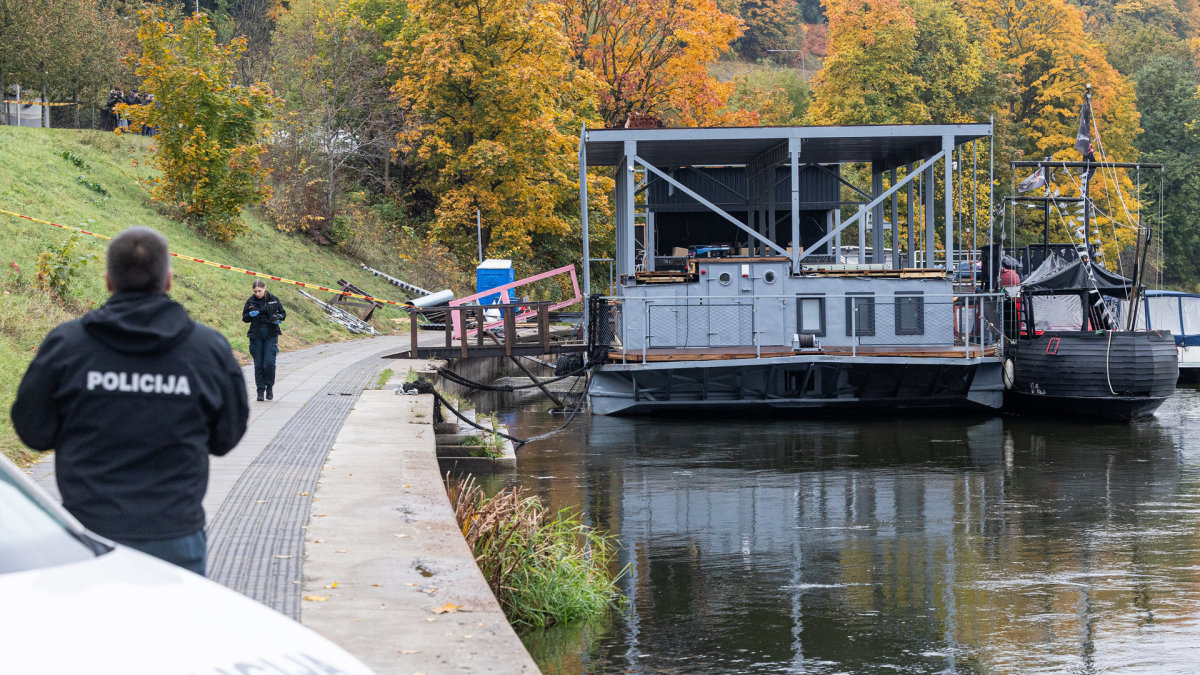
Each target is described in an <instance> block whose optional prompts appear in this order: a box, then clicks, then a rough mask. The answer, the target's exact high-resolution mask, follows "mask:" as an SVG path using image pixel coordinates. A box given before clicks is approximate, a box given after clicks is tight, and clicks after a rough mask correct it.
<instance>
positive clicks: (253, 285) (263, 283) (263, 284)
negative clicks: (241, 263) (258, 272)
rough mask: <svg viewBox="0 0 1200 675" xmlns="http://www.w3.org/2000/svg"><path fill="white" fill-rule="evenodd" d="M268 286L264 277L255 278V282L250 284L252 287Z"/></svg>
mask: <svg viewBox="0 0 1200 675" xmlns="http://www.w3.org/2000/svg"><path fill="white" fill-rule="evenodd" d="M266 287H267V282H265V281H263V280H262V279H255V280H254V283H252V284H250V288H251V289H254V288H266Z"/></svg>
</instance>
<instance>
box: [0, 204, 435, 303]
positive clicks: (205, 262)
mask: <svg viewBox="0 0 1200 675" xmlns="http://www.w3.org/2000/svg"><path fill="white" fill-rule="evenodd" d="M0 213H3V214H5V215H9V216H13V217H14V218H24V219H25V220H32V221H33V222H35V223H42V224H43V225H53V226H54V227H58V228H62V229H64V230H70V231H72V232H78V233H80V234H86V235H89V236H92V237H97V238H100V239H112V237H108V236H105V235H103V234H97V233H95V232H89V231H87V230H83V229H80V228H78V227H71V226H70V225H60V224H58V223H52V222H50V221H48V220H41V219H39V218H34V217H32V216H26V215H23V214H20V213H13V212H12V211H5V210H4V209H0ZM170 253H171V255H172V256H173V257H176V258H181V259H183V260H190V261H192V262H197V263H201V264H203V265H209V266H211V267H217V268H220V269H223V270H229V271H230V272H239V273H241V274H248V275H250V276H252V277H265V278H267V279H270V280H272V281H278V282H280V283H284V284H292V285H293V286H303V287H304V288H315V289H317V290H318V291H327V292H329V293H337V294H339V295H344V296H347V297H351V298H362V299H363V300H369V301H371V302H381V303H384V304H387V305H395V306H397V307H403V308H405V309H413V308H414V306H413V304H412V303H408V302H396V301H395V300H384V299H383V298H375V297H372V296H370V295H359V294H358V293H351V292H350V291H339V290H337V289H336V288H326V287H325V286H318V285H316V284H306V283H304V282H303V281H295V280H292V279H285V278H284V277H277V276H274V275H271V274H264V273H262V272H254V271H252V270H246V269H242V268H240V267H234V266H233V265H224V264H222V263H219V262H213V261H211V260H205V259H203V258H196V257H194V256H190V255H183V254H182V253H173V252H170Z"/></svg>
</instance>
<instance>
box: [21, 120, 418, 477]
mask: <svg viewBox="0 0 1200 675" xmlns="http://www.w3.org/2000/svg"><path fill="white" fill-rule="evenodd" d="M149 140H150V139H148V138H144V137H140V136H132V137H130V136H125V137H119V136H116V135H115V134H111V133H102V132H93V131H74V130H69V129H29V128H16V127H9V126H0V156H3V157H4V158H5V160H4V162H0V209H3V210H5V211H12V212H15V213H21V214H25V215H28V216H32V217H35V218H39V219H42V220H47V221H52V222H55V223H60V224H63V225H69V226H73V227H82V228H84V229H87V230H90V231H93V232H96V233H99V234H103V235H106V236H112V235H115V234H117V233H118V232H120V231H121V230H123V229H125V228H127V227H130V226H133V225H145V226H148V227H152V228H154V229H156V230H158V231H160V232H162V233H163V234H165V235H166V236H167V238H168V240H169V241H170V246H171V250H172V251H174V252H177V253H182V254H186V255H190V256H194V257H197V258H203V259H205V260H213V261H217V262H221V263H225V264H229V265H232V266H235V267H242V268H246V269H250V270H255V271H258V272H265V273H268V274H271V275H274V276H279V277H284V278H288V279H294V280H297V281H304V282H309V283H313V284H319V285H322V286H328V287H336V286H337V281H338V280H339V279H345V280H347V281H349V282H351V283H353V284H355V285H356V286H359V287H360V288H362V289H364V290H366V291H368V292H370V293H375V294H377V295H379V296H380V297H385V298H389V299H397V300H402V299H404V298H403V297H402V296H400V295H399V293H398V292H396V289H394V288H393V287H391V286H390V285H387V284H385V283H382V282H381V281H380V280H379V279H377V278H374V277H373V276H371V275H370V274H369V273H366V272H363V271H362V270H361V269H359V266H358V264H357V263H356V262H353V261H351V260H349V259H348V258H346V257H344V256H341V255H339V254H338V252H337V251H336V250H334V249H330V248H327V247H318V246H315V245H312V244H310V243H309V242H308V241H307V240H306V239H304V238H303V237H297V236H290V235H287V234H284V233H281V232H279V231H277V230H275V229H274V228H273V227H271V226H270V225H269V224H267V223H265V222H263V221H262V220H261V219H260V218H259V217H258V216H257V215H256V214H255V213H254V212H252V211H251V212H247V213H246V221H247V223H248V225H249V227H250V230H249V232H248V233H247V234H246V235H244V236H242V237H239V238H238V239H237V240H236V241H234V242H231V243H228V244H222V243H218V242H214V241H212V240H209V239H207V238H205V237H203V236H201V235H198V234H197V233H195V232H194V231H193V230H191V229H190V228H189V227H188V226H187V225H186V224H184V223H181V222H179V221H176V220H174V219H172V218H170V217H169V216H167V215H164V213H163V212H162V210H161V209H160V208H159V207H158V206H157V205H155V204H153V203H152V202H151V201H150V199H149V195H148V192H147V191H146V189H145V187H144V185H143V183H142V181H143V180H144V179H145V178H146V177H147V176H148V175H150V172H151V170H150V169H149V166H150V159H151V157H150V154H149V145H150V144H149ZM64 152H65V154H66V155H67V156H66V157H64V156H63V154H64ZM70 235H71V233H70V232H68V231H66V230H62V229H60V228H56V227H52V226H49V225H44V224H41V223H35V222H31V221H29V220H25V219H21V218H14V217H12V216H9V215H3V214H0V241H3V246H2V247H0V265H2V266H3V269H2V270H0V291H2V292H3V296H4V302H3V303H0V408H2V409H3V411H4V414H3V423H2V424H0V452H3V453H4V454H5V455H6V456H8V457H10V458H13V459H16V460H17V461H25V460H28V459H29V458H31V457H32V456H33V454H32V453H29V452H28V451H27V450H25V449H24V448H23V447H22V446H21V444H20V442H19V441H18V440H17V438H16V435H15V434H14V432H13V430H12V424H11V421H10V419H9V415H8V411H9V410H10V408H11V406H12V401H13V396H14V394H15V391H16V388H17V385H18V383H19V382H20V378H21V375H22V374H23V373H24V371H25V368H26V366H27V365H28V363H29V361H30V359H32V358H33V355H34V353H35V352H36V350H37V346H38V344H39V343H40V342H41V340H42V338H43V337H44V336H45V334H46V332H47V331H49V330H50V329H51V328H53V327H54V326H55V325H57V324H58V323H60V322H62V321H64V320H67V319H70V318H74V317H76V316H79V315H81V314H83V313H84V312H86V311H88V310H89V309H92V308H93V307H96V306H98V305H100V304H103V303H104V301H105V299H106V298H107V296H108V294H107V292H106V291H105V289H104V280H103V278H102V274H103V271H104V250H105V246H106V243H107V242H106V241H105V240H102V239H98V238H95V237H90V236H80V237H79V245H78V246H77V247H76V250H77V253H79V254H81V255H88V254H94V255H95V258H93V259H90V260H88V261H87V262H86V263H84V264H83V265H82V266H81V268H80V269H79V272H78V275H77V276H76V278H75V280H74V281H73V282H72V284H71V286H70V288H69V290H68V292H67V293H66V294H65V297H64V299H63V301H62V302H59V301H57V300H56V299H55V298H53V297H52V296H49V295H47V294H45V293H43V292H41V291H39V290H37V289H36V288H35V285H34V277H35V275H36V274H37V259H38V255H39V254H41V253H43V252H45V251H48V250H49V248H50V247H51V246H58V245H61V244H62V243H63V242H65V241H66V240H67V239H68V238H69V237H70ZM384 257H386V256H384ZM393 257H394V256H393ZM174 270H175V276H174V290H173V291H172V293H171V295H172V297H174V298H175V299H176V300H178V301H179V302H181V303H182V304H183V305H184V306H185V307H187V309H188V311H189V312H190V313H191V315H192V317H193V318H194V319H196V320H197V321H201V322H203V323H205V324H208V325H210V326H213V327H214V328H216V329H218V330H220V331H221V332H222V333H223V334H224V335H225V336H226V337H227V338H228V339H229V341H230V343H231V344H232V345H233V348H234V350H235V351H236V352H237V353H238V354H239V356H240V357H241V358H243V359H245V353H246V350H247V347H248V345H247V339H246V327H245V324H243V323H242V321H241V308H242V303H243V302H245V300H246V298H247V297H249V295H250V281H251V277H248V276H246V275H244V274H240V273H234V272H230V271H227V270H221V269H219V268H216V267H212V266H208V265H202V264H199V263H193V262H188V261H185V260H175V261H174ZM387 271H389V272H391V273H396V272H395V271H394V270H387ZM268 288H269V289H270V290H271V292H273V293H275V294H276V295H278V296H279V298H280V299H281V300H282V301H283V303H284V305H285V306H286V307H287V309H288V320H287V323H286V324H284V334H283V336H282V337H281V338H280V343H279V345H280V349H281V350H283V351H287V350H289V349H297V348H299V347H303V346H306V345H310V344H315V343H321V342H332V341H339V340H348V339H353V337H354V336H352V335H351V334H350V333H348V332H347V331H346V330H345V329H344V328H342V327H340V326H337V325H335V324H332V323H330V322H329V321H328V320H327V319H326V318H325V314H324V312H323V311H322V310H321V308H320V307H318V306H317V305H316V304H315V303H313V302H312V301H311V300H308V299H306V298H305V297H303V296H302V295H301V294H300V293H299V292H298V290H297V289H296V287H294V286H285V285H283V284H280V283H271V282H268ZM310 292H311V293H312V294H313V295H316V296H318V297H321V298H322V299H324V300H328V299H329V294H327V293H320V292H316V291H311V290H310ZM400 316H402V312H400V311H399V310H396V309H393V308H390V307H386V308H384V309H383V310H379V311H377V312H376V313H375V317H376V319H375V321H374V324H375V326H376V327H377V328H379V329H380V330H381V331H384V332H389V331H392V330H394V328H393V327H394V326H396V325H397V324H394V323H393V322H392V321H390V320H389V319H390V318H393V317H395V318H399V317H400Z"/></svg>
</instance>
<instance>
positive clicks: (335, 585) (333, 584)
mask: <svg viewBox="0 0 1200 675" xmlns="http://www.w3.org/2000/svg"><path fill="white" fill-rule="evenodd" d="M325 588H337V582H336V581H335V582H333V583H332V584H329V585H328V586H326V587H325Z"/></svg>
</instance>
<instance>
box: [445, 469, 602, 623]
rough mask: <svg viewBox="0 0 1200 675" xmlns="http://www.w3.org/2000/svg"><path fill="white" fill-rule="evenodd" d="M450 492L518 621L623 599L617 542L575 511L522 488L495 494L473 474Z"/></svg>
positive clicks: (589, 612) (512, 619)
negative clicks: (615, 567) (551, 505)
mask: <svg viewBox="0 0 1200 675" xmlns="http://www.w3.org/2000/svg"><path fill="white" fill-rule="evenodd" d="M447 491H448V492H449V494H450V502H451V504H453V506H454V515H455V517H456V518H457V520H458V524H459V527H460V528H461V530H462V534H463V538H465V539H466V541H467V545H468V546H470V547H471V550H472V551H473V552H474V554H475V561H476V563H477V564H478V565H479V569H480V571H481V572H483V576H484V577H485V578H486V579H487V581H488V584H489V585H490V586H491V587H492V592H493V593H495V595H496V599H497V600H498V601H499V602H500V606H501V608H503V609H504V613H505V615H506V616H507V617H508V620H509V623H511V624H513V625H514V626H517V627H521V626H526V627H534V628H544V627H546V626H551V625H553V624H556V623H567V622H571V621H577V620H580V619H587V618H591V617H593V616H595V615H597V614H599V613H601V612H603V611H605V610H606V609H608V608H609V607H610V606H611V605H613V604H614V603H616V602H618V601H619V600H620V598H621V595H620V593H619V592H618V591H617V585H616V582H617V579H618V578H619V577H620V573H617V574H613V573H612V572H611V571H610V568H611V564H612V562H613V555H614V553H615V550H616V544H615V541H614V539H613V537H612V536H611V535H609V534H606V533H603V532H600V531H598V530H596V529H595V528H592V527H589V526H587V525H585V524H583V523H582V522H580V521H579V518H578V516H577V515H575V514H572V513H571V512H570V511H569V510H566V509H564V510H562V511H559V512H557V513H552V512H551V511H550V509H548V508H547V507H546V506H545V505H544V504H543V503H542V501H541V500H540V499H538V498H537V497H534V496H527V495H526V494H525V492H524V491H523V490H521V489H520V488H512V489H508V490H503V491H501V492H500V493H498V494H496V495H495V496H494V497H491V498H490V499H489V498H487V497H486V496H485V495H484V494H483V491H482V490H481V489H480V488H479V486H478V485H476V484H475V481H474V480H473V479H471V478H468V479H467V480H465V481H462V482H457V483H451V482H450V481H449V479H448V478H447Z"/></svg>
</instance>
